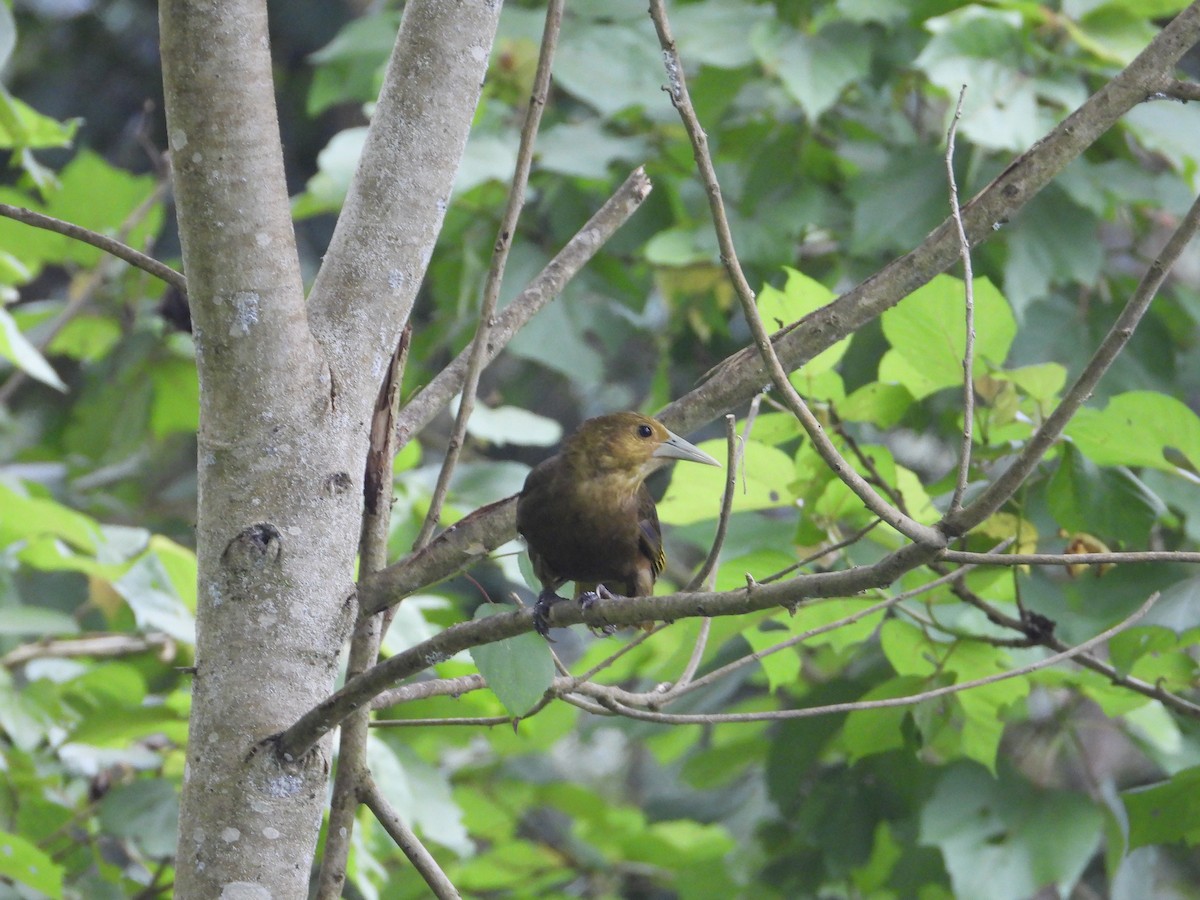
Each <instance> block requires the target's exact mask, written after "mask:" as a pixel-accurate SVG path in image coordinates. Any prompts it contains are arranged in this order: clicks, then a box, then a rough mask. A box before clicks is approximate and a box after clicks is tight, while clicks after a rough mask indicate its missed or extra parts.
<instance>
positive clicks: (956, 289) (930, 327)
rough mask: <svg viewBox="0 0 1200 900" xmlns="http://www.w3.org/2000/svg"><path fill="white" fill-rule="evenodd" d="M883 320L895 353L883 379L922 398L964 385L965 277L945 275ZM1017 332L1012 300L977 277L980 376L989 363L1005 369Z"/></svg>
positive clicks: (977, 369) (883, 368) (882, 369)
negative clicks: (1005, 362)
mask: <svg viewBox="0 0 1200 900" xmlns="http://www.w3.org/2000/svg"><path fill="white" fill-rule="evenodd" d="M882 321H883V333H884V336H885V337H886V338H887V339H888V343H890V344H891V345H892V349H891V350H890V351H888V352H887V353H886V354H885V355H884V357H883V360H882V361H881V362H880V364H879V380H880V381H885V382H894V383H897V384H901V385H903V386H904V387H906V388H907V389H908V390H909V392H910V393H911V394H912V395H913V396H914V397H916V398H917V399H921V398H923V397H927V396H929V395H930V394H932V393H934V392H935V391H939V390H942V389H943V388H948V387H952V386H956V385H960V384H962V377H963V367H962V366H963V363H962V360H963V353H964V350H965V347H966V324H965V323H966V313H965V306H964V301H963V283H962V282H961V281H960V280H959V279H957V278H951V277H950V276H949V275H939V276H938V277H937V278H935V279H933V281H931V282H929V283H928V284H926V285H925V286H924V287H921V288H918V289H917V290H916V291H914V292H913V293H912V294H910V295H909V296H908V297H907V298H905V299H904V300H903V301H902V302H901V303H900V304H899V305H898V306H894V307H892V308H891V309H889V310H887V311H886V312H884V314H883V316H882ZM1016 331H1017V325H1016V320H1015V319H1014V318H1013V314H1012V310H1011V309H1010V308H1009V306H1008V301H1006V300H1005V299H1004V297H1003V296H1002V295H1001V293H1000V292H999V291H998V290H996V287H995V286H994V285H993V284H992V283H991V282H990V281H989V280H988V279H986V278H977V279H975V332H976V339H975V366H974V369H973V372H974V374H975V375H979V374H982V373H984V372H986V371H987V366H988V364H991V365H993V366H1001V365H1003V363H1004V359H1005V357H1006V356H1007V355H1008V350H1009V347H1010V346H1011V345H1012V341H1013V337H1014V336H1015V335H1016Z"/></svg>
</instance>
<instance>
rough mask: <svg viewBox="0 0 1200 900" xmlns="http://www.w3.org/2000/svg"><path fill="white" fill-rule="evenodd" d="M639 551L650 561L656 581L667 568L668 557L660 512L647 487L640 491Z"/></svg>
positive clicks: (642, 487) (644, 486)
mask: <svg viewBox="0 0 1200 900" xmlns="http://www.w3.org/2000/svg"><path fill="white" fill-rule="evenodd" d="M638 549H639V550H641V551H642V553H643V554H645V556H646V558H647V559H648V560H650V566H651V568H652V569H653V571H654V579H652V580H656V579H657V578H658V576H659V575H660V574H661V573H662V570H663V569H665V568H666V566H667V555H666V553H665V552H664V551H663V543H662V526H661V525H659V524H658V510H657V509H656V508H655V506H654V498H653V497H651V496H650V491H649V490H647V489H646V485H644V484H643V485H642V486H641V489H640V490H639V491H638Z"/></svg>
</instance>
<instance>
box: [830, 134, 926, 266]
mask: <svg viewBox="0 0 1200 900" xmlns="http://www.w3.org/2000/svg"><path fill="white" fill-rule="evenodd" d="M848 194H849V196H850V198H851V199H852V200H853V201H854V219H853V228H852V231H851V247H852V249H853V250H854V252H855V253H856V254H860V255H863V256H870V255H873V254H878V253H903V252H907V251H908V250H909V249H910V248H911V247H914V246H916V245H917V244H919V243H920V242H921V241H922V240H923V239H924V237H925V235H927V234H928V233H929V232H930V231H932V230H933V229H934V228H935V227H936V226H937V225H939V224H940V223H941V222H942V220H943V219H945V218H946V214H947V212H948V211H949V207H948V206H947V205H946V169H945V165H944V164H943V163H941V162H940V161H939V160H938V159H937V158H936V154H933V153H930V152H929V148H928V147H925V146H920V147H914V148H905V147H901V148H897V150H896V152H894V153H889V154H888V156H887V157H886V159H885V160H883V162H882V164H881V165H879V166H878V167H877V168H875V169H873V170H872V171H870V172H865V173H863V175H862V177H860V178H857V179H855V180H854V181H853V182H851V184H850V187H849V190H848Z"/></svg>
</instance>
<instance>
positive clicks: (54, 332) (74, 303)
mask: <svg viewBox="0 0 1200 900" xmlns="http://www.w3.org/2000/svg"><path fill="white" fill-rule="evenodd" d="M169 189H170V182H169V181H160V182H159V183H158V184H156V185H155V186H154V190H153V191H151V192H150V193H149V194H148V195H147V196H146V198H145V199H144V200H142V202H141V203H139V204H138V205H137V206H136V207H134V209H133V210H132V211H131V212H130V213H129V215H127V216H126V217H125V220H124V221H123V222H122V223H121V225H120V227H119V228H118V229H117V234H116V237H115V238H106V239H107V240H115V241H116V242H117V243H118V244H120V245H121V246H125V244H124V241H125V239H126V238H127V237H129V234H130V232H132V231H133V229H134V228H136V227H137V226H138V225H139V224H140V223H141V222H142V220H144V219H145V218H146V216H147V215H149V214H150V211H151V210H152V209H154V207H155V205H156V204H158V203H161V202H162V199H163V196H164V195H165V194H166V193H167V191H168V190H169ZM0 207H2V204H0ZM12 208H13V209H19V208H20V207H12ZM2 211H3V210H2V209H0V212H2ZM25 212H28V213H29V214H30V215H35V216H36V215H40V213H34V212H32V211H30V210H25ZM10 218H11V217H10ZM47 218H49V217H47ZM52 221H58V220H57V219H54V220H52ZM63 224H66V223H63ZM72 227H74V228H78V227H79V226H77V225H76V226H72ZM84 230H85V231H86V229H84ZM101 237H104V236H103V235H101ZM133 252H135V253H136V252H137V251H133ZM104 262H105V260H101V262H100V264H98V265H96V266H95V267H93V268H92V270H91V271H90V272H89V273H88V276H87V278H86V279H84V280H83V283H82V284H79V285H72V286H71V288H70V290H69V291H68V294H67V302H66V304H64V306H63V308H62V310H61V311H60V312H59V314H58V315H57V316H55V317H54V319H53V320H52V321H50V322H49V323H48V324H47V325H46V326H45V327H43V328H40V329H39V330H38V335H37V341H36V342H35V343H34V346H35V347H36V348H37V349H38V350H39V351H41V350H45V348H47V347H49V346H50V343H51V342H52V341H53V340H54V338H55V337H57V336H58V334H59V333H60V332H61V331H62V330H63V329H64V328H65V327H66V326H67V324H68V323H69V322H70V321H71V320H72V319H74V318H75V317H76V316H77V315H79V313H80V312H81V311H82V310H83V309H85V308H86V307H87V305H88V303H89V302H90V301H91V299H92V297H94V296H95V293H96V291H97V290H98V289H99V288H100V286H101V284H103V283H104V280H105V278H106V276H107V269H108V267H107V266H105V265H103V263H104ZM172 271H174V270H172ZM181 277H182V276H181ZM186 296H187V294H186V292H185V293H184V297H185V298H186ZM27 377H28V375H27V374H26V372H25V370H24V369H14V370H13V373H12V374H11V375H10V376H9V377H8V380H6V381H5V382H4V384H3V385H0V405H3V404H5V403H7V402H8V401H9V400H10V399H11V398H12V395H13V393H14V392H15V391H16V390H17V388H19V387H20V386H21V385H22V384H23V383H24V382H25V379H26V378H27Z"/></svg>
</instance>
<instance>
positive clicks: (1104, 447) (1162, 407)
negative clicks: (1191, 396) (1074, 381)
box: [1065, 391, 1200, 472]
mask: <svg viewBox="0 0 1200 900" xmlns="http://www.w3.org/2000/svg"><path fill="white" fill-rule="evenodd" d="M1065 433H1066V435H1067V437H1069V438H1070V439H1071V440H1072V441H1074V443H1075V446H1076V447H1078V448H1079V450H1080V452H1081V453H1083V454H1084V455H1085V456H1087V457H1088V458H1089V459H1090V460H1092V462H1094V463H1097V464H1098V465H1101V466H1122V465H1124V466H1150V467H1151V468H1155V469H1162V470H1163V471H1166V472H1174V471H1176V469H1177V466H1176V465H1175V464H1174V463H1172V462H1171V460H1170V459H1169V458H1168V457H1167V456H1166V452H1167V451H1168V450H1169V451H1172V452H1174V453H1178V454H1180V455H1181V456H1183V457H1184V459H1186V460H1187V463H1188V465H1189V467H1190V468H1191V469H1192V471H1200V417H1197V415H1196V414H1195V413H1194V412H1192V411H1191V410H1190V409H1189V408H1188V407H1187V406H1186V405H1185V404H1183V403H1181V402H1180V401H1179V400H1176V399H1175V398H1174V397H1168V396H1167V395H1166V394H1158V393H1155V392H1153V391H1130V392H1129V393H1125V394H1118V395H1117V396H1115V397H1113V398H1112V399H1111V400H1109V401H1108V405H1107V406H1106V407H1105V408H1104V409H1103V410H1098V409H1093V408H1091V407H1085V408H1084V409H1081V410H1079V412H1078V413H1076V415H1075V418H1074V419H1072V420H1071V423H1070V424H1069V425H1067V428H1066V432H1065Z"/></svg>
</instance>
